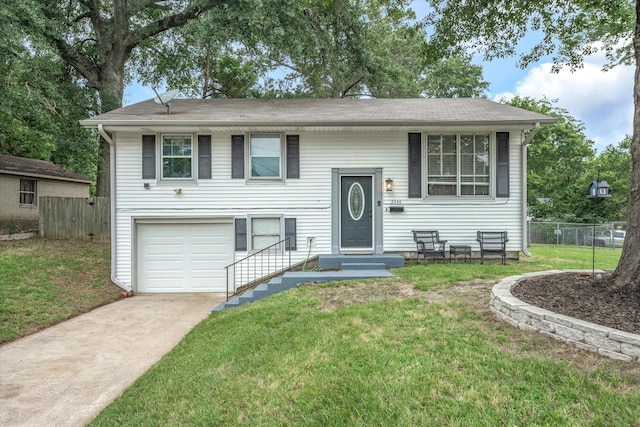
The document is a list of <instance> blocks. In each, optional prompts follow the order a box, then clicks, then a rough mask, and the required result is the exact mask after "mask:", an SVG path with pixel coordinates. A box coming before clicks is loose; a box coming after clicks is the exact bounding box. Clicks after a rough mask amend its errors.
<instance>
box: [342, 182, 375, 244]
mask: <svg viewBox="0 0 640 427" xmlns="http://www.w3.org/2000/svg"><path fill="white" fill-rule="evenodd" d="M340 247H341V249H346V250H349V249H356V250H358V249H368V250H371V249H373V177H372V176H341V177H340Z"/></svg>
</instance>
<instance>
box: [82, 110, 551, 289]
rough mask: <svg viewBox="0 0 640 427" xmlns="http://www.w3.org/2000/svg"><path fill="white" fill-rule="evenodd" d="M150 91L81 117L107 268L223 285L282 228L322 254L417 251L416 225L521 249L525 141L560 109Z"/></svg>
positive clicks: (303, 250)
mask: <svg viewBox="0 0 640 427" xmlns="http://www.w3.org/2000/svg"><path fill="white" fill-rule="evenodd" d="M167 113H168V109H167V108H165V106H163V105H159V104H156V103H154V102H153V101H152V100H149V101H145V102H141V103H138V104H135V105H131V106H128V107H125V108H121V109H118V110H114V111H111V112H108V113H105V114H102V115H99V116H97V117H93V118H90V119H87V120H83V121H82V122H81V124H82V125H83V126H85V127H89V128H96V129H98V131H99V132H100V133H101V134H102V136H103V137H104V138H105V139H107V141H109V143H110V144H111V150H112V151H111V152H112V155H111V186H112V187H111V197H112V204H111V209H112V248H113V249H112V250H113V254H112V263H113V266H112V270H113V273H112V276H113V280H114V281H115V282H116V283H117V284H118V285H119V286H121V287H122V288H124V289H126V290H133V291H136V292H222V291H224V290H225V289H226V286H227V282H228V278H227V277H226V273H225V266H227V265H229V264H231V263H233V262H234V261H236V260H239V259H241V258H243V257H246V256H247V255H250V254H252V253H254V252H256V251H259V250H261V249H263V248H265V247H267V246H269V245H271V244H274V243H276V242H279V241H281V240H283V239H285V238H289V241H288V243H287V245H286V246H287V247H286V251H287V252H289V251H290V252H289V253H290V254H291V257H292V261H293V262H294V263H295V262H301V261H304V260H305V259H307V258H308V257H313V256H315V255H318V254H381V253H400V254H407V253H411V252H412V251H413V252H414V253H415V250H416V246H415V244H414V242H413V239H412V233H411V230H413V229H430V230H438V231H439V232H440V236H441V238H443V239H446V240H447V241H448V242H449V243H450V244H456V243H457V244H469V245H475V247H474V250H477V243H476V242H475V238H476V231H477V230H486V231H492V230H496V231H507V232H508V235H509V243H508V247H507V249H508V251H509V252H510V254H511V255H515V256H517V254H518V253H519V251H521V250H522V251H524V252H525V253H526V233H525V227H526V167H527V166H526V146H527V143H528V142H529V141H530V139H531V138H532V136H533V135H534V134H535V132H536V131H537V129H538V128H539V127H540V126H541V125H545V124H553V123H555V119H553V118H551V117H548V116H545V115H542V114H538V113H534V112H530V111H526V110H522V109H519V108H515V107H512V106H509V105H504V104H500V103H496V102H492V101H488V100H485V99H271V100H267V99H225V100H173V101H171V103H170V114H167Z"/></svg>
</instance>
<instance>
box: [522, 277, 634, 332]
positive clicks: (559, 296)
mask: <svg viewBox="0 0 640 427" xmlns="http://www.w3.org/2000/svg"><path fill="white" fill-rule="evenodd" d="M608 280H609V276H608V275H603V277H602V278H600V279H598V277H597V275H596V277H592V276H591V274H578V273H562V274H554V275H548V276H540V277H534V278H530V279H526V280H523V281H521V282H520V283H518V284H517V285H515V286H514V287H513V288H512V290H511V293H512V294H513V296H515V297H516V298H519V299H520V300H522V301H525V302H527V303H529V304H532V305H535V306H538V307H541V308H544V309H547V310H550V311H553V312H555V313H559V314H564V315H566V316H571V317H575V318H577V319H581V320H586V321H588V322H592V323H597V324H599V325H602V326H608V327H610V328H614V329H619V330H621V331H626V332H631V333H635V334H640V292H631V291H630V290H629V289H623V290H620V291H612V290H610V289H608V288H607V284H608Z"/></svg>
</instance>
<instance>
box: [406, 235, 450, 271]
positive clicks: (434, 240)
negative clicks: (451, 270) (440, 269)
mask: <svg viewBox="0 0 640 427" xmlns="http://www.w3.org/2000/svg"><path fill="white" fill-rule="evenodd" d="M411 232H412V233H413V241H414V242H416V251H417V254H416V262H420V255H421V254H422V262H423V263H425V264H426V262H427V258H431V259H432V260H436V259H441V260H443V261H444V260H445V259H446V258H445V254H444V245H445V243H447V241H446V240H440V233H438V232H437V231H436V230H412V231H411Z"/></svg>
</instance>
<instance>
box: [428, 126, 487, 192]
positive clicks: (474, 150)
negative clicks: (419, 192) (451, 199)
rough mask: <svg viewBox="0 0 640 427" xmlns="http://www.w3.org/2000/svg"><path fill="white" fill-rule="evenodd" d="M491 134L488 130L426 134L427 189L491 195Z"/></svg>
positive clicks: (430, 190)
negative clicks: (475, 132) (481, 131)
mask: <svg viewBox="0 0 640 427" xmlns="http://www.w3.org/2000/svg"><path fill="white" fill-rule="evenodd" d="M490 183H491V138H490V136H489V134H488V133H478V134H444V135H428V137H427V193H428V194H429V195H430V196H488V195H489V194H490Z"/></svg>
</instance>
